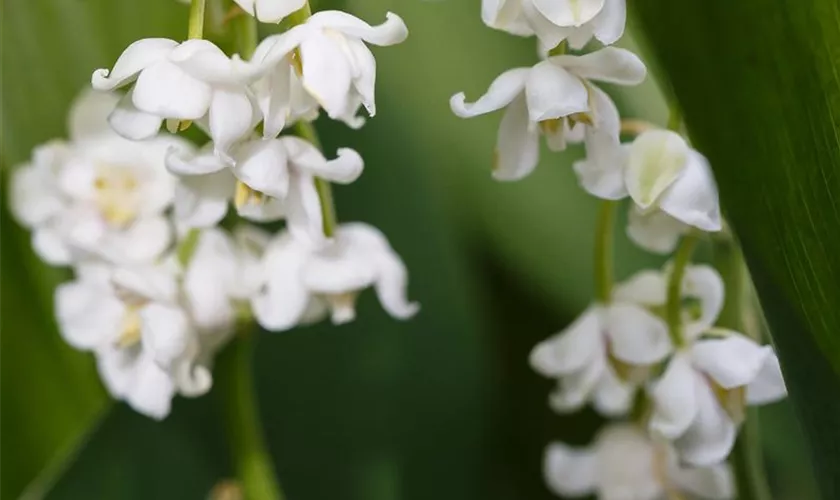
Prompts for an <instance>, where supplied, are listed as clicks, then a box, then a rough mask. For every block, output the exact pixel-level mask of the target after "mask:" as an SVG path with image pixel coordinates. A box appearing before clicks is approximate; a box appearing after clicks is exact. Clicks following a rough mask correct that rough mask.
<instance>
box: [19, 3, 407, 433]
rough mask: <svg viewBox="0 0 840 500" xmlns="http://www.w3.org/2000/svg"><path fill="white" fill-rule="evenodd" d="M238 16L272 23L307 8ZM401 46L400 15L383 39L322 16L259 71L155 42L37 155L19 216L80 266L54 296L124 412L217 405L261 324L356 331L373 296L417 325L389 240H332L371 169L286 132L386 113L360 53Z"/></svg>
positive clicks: (271, 44) (51, 256)
mask: <svg viewBox="0 0 840 500" xmlns="http://www.w3.org/2000/svg"><path fill="white" fill-rule="evenodd" d="M237 3H239V4H240V5H241V7H242V8H243V9H244V10H245V11H247V12H250V13H251V14H254V15H256V16H257V17H258V18H259V19H260V20H262V21H266V22H277V21H279V20H280V19H281V18H283V17H285V16H287V15H289V14H291V13H292V12H294V11H297V10H298V9H301V8H302V7H304V4H305V2H304V1H303V0H296V1H291V2H289V1H286V0H257V1H256V2H255V1H253V0H251V1H244V0H242V1H237ZM406 36H407V30H406V27H405V24H404V23H403V21H402V20H401V19H400V18H399V17H398V16H396V15H394V14H390V13H389V14H388V15H387V20H386V22H385V23H383V24H382V25H379V26H370V25H368V24H367V23H365V22H363V21H361V20H359V19H358V18H356V17H353V16H351V15H349V14H347V13H344V12H338V11H324V12H318V13H316V14H314V15H312V16H311V17H308V18H307V19H306V21H305V22H303V23H301V24H298V25H296V26H294V27H292V28H291V29H289V30H287V31H286V32H284V33H282V34H278V35H274V36H271V37H268V38H266V39H265V40H263V41H262V42H261V43H260V44H259V46H258V47H256V50H255V52H254V54H253V56H252V57H250V58H249V59H248V60H243V59H242V58H240V57H239V56H232V57H229V56H228V55H226V54H225V53H224V52H223V51H222V50H221V49H219V48H218V47H217V46H216V45H214V44H213V43H212V42H210V41H207V40H203V39H190V40H187V41H185V42H183V43H179V42H177V41H174V40H169V39H162V38H150V39H143V40H139V41H136V42H134V43H132V44H131V45H130V46H129V47H128V48H126V49H125V51H124V52H123V53H122V55H121V56H120V57H119V58H118V59H117V61H116V63H115V64H114V66H113V68H111V69H100V70H97V71H95V72H94V74H93V77H92V83H93V87H94V89H95V91H87V92H85V93H84V94H83V95H82V96H81V97H80V98H79V99H78V100H77V102H76V103H75V104H74V106H73V109H72V111H71V113H70V119H69V122H70V123H69V132H70V134H69V135H70V137H69V140H67V141H53V142H50V143H47V144H45V145H42V146H40V147H38V148H37V149H36V150H35V151H34V154H33V157H32V160H31V162H30V163H29V164H28V165H25V166H22V167H21V168H19V169H17V170H16V172H15V174H14V177H13V179H12V187H11V200H12V207H13V211H14V213H15V215H16V217H17V219H18V220H19V221H20V222H21V223H22V224H23V225H24V226H26V227H27V228H29V229H31V230H32V233H33V236H32V241H33V246H34V248H35V251H36V252H37V253H38V255H39V256H41V258H43V259H44V260H45V261H46V262H48V263H50V264H53V265H62V266H72V267H73V269H74V271H75V279H74V280H73V281H72V282H69V283H65V284H63V285H61V286H60V287H59V288H58V290H57V291H56V315H57V318H58V323H59V327H60V330H61V333H62V335H63V336H64V338H65V339H66V341H67V342H68V343H70V344H71V345H72V346H74V347H76V348H78V349H82V350H85V351H91V352H93V353H94V354H95V355H96V359H97V364H98V367H99V372H100V374H101V376H102V379H103V381H104V383H105V385H106V387H107V388H108V390H109V391H110V393H111V394H112V395H113V396H114V397H115V398H117V399H121V400H124V401H126V402H127V403H128V404H130V405H131V406H132V407H133V408H134V409H136V410H137V411H139V412H141V413H144V414H146V415H149V416H151V417H154V418H158V419H159V418H163V417H165V416H166V415H167V414H168V413H169V410H170V405H171V400H172V398H173V396H174V395H175V394H182V395H185V396H197V395H200V394H203V393H205V392H207V391H208V390H209V389H210V387H211V385H212V376H211V365H212V361H213V357H214V354H215V353H216V352H218V351H219V349H220V348H221V347H222V346H223V345H224V344H225V342H226V341H228V340H229V339H230V338H231V337H232V336H233V335H234V333H235V331H236V330H237V328H238V326H242V325H241V323H243V322H250V321H251V318H253V319H254V320H256V321H257V322H258V323H259V324H260V325H261V326H262V327H264V328H266V329H268V330H271V331H282V330H287V329H290V328H293V327H295V326H297V325H300V324H307V323H311V322H315V321H320V320H322V319H324V318H327V317H331V319H332V322H333V323H335V324H339V323H344V322H348V321H351V320H353V319H354V317H355V299H356V296H357V295H358V294H359V293H360V292H361V291H362V290H363V289H365V288H368V287H374V288H375V290H376V294H377V295H378V297H379V300H380V302H381V303H382V305H383V307H384V309H385V310H386V311H387V312H388V313H389V314H391V315H392V316H393V317H395V318H399V319H407V318H410V317H411V316H413V315H414V314H415V313H416V312H417V310H418V307H419V306H418V305H417V304H415V303H413V302H410V301H408V300H407V282H408V275H407V270H406V268H405V265H404V264H403V262H402V260H401V259H400V257H399V256H398V255H397V254H396V252H395V251H394V250H393V249H392V248H391V246H390V245H389V243H388V241H387V239H386V238H385V236H384V235H383V234H382V233H380V232H379V231H378V230H377V229H375V228H373V227H371V226H370V225H367V224H364V223H346V224H337V223H336V222H335V220H334V215H332V213H331V212H332V210H333V208H332V207H331V203H332V202H331V201H330V200H327V199H326V198H327V197H326V196H325V195H324V193H323V190H324V189H325V188H326V189H328V188H329V185H328V184H327V183H328V182H338V183H343V184H346V183H350V182H353V181H354V180H356V179H357V178H358V177H359V176H360V174H361V173H362V169H363V161H362V158H361V156H360V155H359V154H358V153H357V152H356V151H354V150H352V149H347V148H343V149H339V150H338V152H337V154H336V157H335V158H334V159H327V158H325V157H324V155H323V154H322V153H321V151H320V150H319V149H318V147H317V145H316V144H313V143H311V142H310V141H309V140H307V139H305V138H302V137H298V136H296V135H290V134H287V133H285V132H288V131H289V129H290V127H291V126H292V125H294V124H296V123H297V122H310V121H312V120H314V119H315V118H316V117H317V116H318V113H319V111H320V110H321V109H323V110H324V111H325V112H326V114H327V115H329V116H330V117H331V118H334V119H337V120H341V121H343V122H345V123H347V124H348V125H350V126H352V127H359V126H361V125H362V124H363V123H364V119H363V118H361V117H359V116H356V115H357V112H358V110H359V108H360V107H362V106H364V107H365V109H366V110H367V111H368V113H369V114H370V115H371V116H372V115H373V114H374V112H375V109H376V108H375V104H374V81H375V76H376V62H375V60H374V57H373V55H372V54H371V52H370V50H369V49H368V47H367V46H366V44H365V42H367V43H372V44H376V45H392V44H396V43H399V42H402V41H403V40H404V39H405V38H406ZM119 88H122V89H126V92H125V93H124V94H122V95H121V96H120V95H118V94H114V93H111V92H110V91H112V90H115V89H119ZM193 123H194V124H195V125H197V126H198V127H199V128H200V129H201V130H202V131H204V132H206V134H207V135H208V136H209V137H210V139H211V140H210V142H209V143H207V144H206V145H205V146H203V147H201V148H195V147H193V146H192V145H191V144H190V143H188V142H186V141H184V140H182V139H180V138H178V137H177V136H176V135H173V134H174V133H175V132H178V131H180V130H184V129H185V128H187V127H189V126H190V125H191V124H193ZM164 124H165V125H166V128H167V129H168V130H169V132H172V134H170V133H166V132H161V131H160V129H161V127H162V125H164ZM306 126H309V125H308V124H307V125H306ZM281 134H283V135H281ZM304 135H305V134H304ZM231 202H233V204H234V206H235V209H236V213H237V214H238V215H240V216H241V217H243V218H245V219H248V220H251V221H255V222H269V221H279V220H285V223H286V228H285V229H284V230H282V231H280V232H279V233H278V234H276V235H273V236H272V235H271V234H269V233H267V232H265V231H263V230H261V229H257V228H256V227H254V226H250V225H244V224H235V223H232V220H231V218H230V217H226V215H227V214H228V205H229V204H230V203H231ZM328 212H330V213H328Z"/></svg>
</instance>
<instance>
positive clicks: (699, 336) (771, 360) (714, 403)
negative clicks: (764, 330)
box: [613, 265, 786, 466]
mask: <svg viewBox="0 0 840 500" xmlns="http://www.w3.org/2000/svg"><path fill="white" fill-rule="evenodd" d="M664 276H665V274H664V273H663V274H662V278H661V279H660V280H659V283H660V284H659V285H658V287H659V288H660V290H661V292H660V293H662V294H663V295H664V293H665V284H664V282H665V279H664ZM723 294H724V287H723V280H722V279H721V277H720V275H719V274H718V273H717V271H715V270H714V269H713V268H711V267H709V266H705V265H695V266H689V267H688V268H687V269H686V274H685V278H684V280H683V295H684V296H685V297H688V298H693V299H695V300H697V301H699V311H693V312H692V311H691V308H688V309H686V310H685V313H684V326H683V328H682V331H683V336H684V345H681V346H677V347H676V352H675V353H674V355H673V356H672V357H671V359H670V360H669V361H668V364H667V367H666V368H665V371H664V373H663V375H662V376H661V378H659V379H658V380H656V381H655V382H654V383H653V384H652V385H651V386H650V395H651V398H652V401H653V414H652V417H651V419H650V422H649V425H650V430H651V432H652V433H654V435H656V436H659V437H662V438H665V439H668V440H671V441H672V443H673V447H674V449H675V450H676V452H677V454H678V455H679V457H680V459H681V460H683V461H685V462H687V463H689V464H693V465H698V466H707V465H712V464H716V463H719V462H721V461H722V460H724V459H725V458H726V456H727V455H728V454H729V452H730V451H731V449H732V446H733V444H734V442H735V435H736V430H737V425H738V424H740V421H741V420H742V418H743V411H744V405H745V404H764V403H768V402H772V401H776V400H779V399H781V398H783V397H784V396H785V394H786V390H785V385H784V380H783V379H782V374H781V371H780V368H779V361H778V359H777V358H776V355H775V353H774V352H773V348H772V347H770V346H762V345H759V344H758V343H756V342H755V341H753V340H751V339H749V338H748V337H746V336H744V335H742V334H740V333H737V332H732V331H726V330H721V329H716V330H714V331H711V328H712V326H713V325H714V323H715V321H716V320H717V317H718V315H719V314H720V311H721V309H722V307H723V302H724V296H723ZM721 334H724V336H721ZM644 348H645V346H643V345H633V346H631V345H626V344H616V345H614V346H613V349H614V353H615V355H616V356H617V357H626V356H627V355H628V354H630V352H631V349H634V350H639V349H644Z"/></svg>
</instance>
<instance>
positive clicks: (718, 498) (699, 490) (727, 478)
mask: <svg viewBox="0 0 840 500" xmlns="http://www.w3.org/2000/svg"><path fill="white" fill-rule="evenodd" d="M668 478H669V479H670V480H671V481H673V482H674V485H675V486H677V487H678V488H679V489H681V490H685V491H687V492H689V493H692V494H694V495H697V496H700V497H702V498H709V499H714V500H728V499H730V498H734V497H735V478H734V476H733V474H732V469H731V468H730V467H729V464H727V463H722V464H716V465H712V466H710V467H691V468H689V467H676V466H675V467H672V468H671V469H670V470H669V471H668Z"/></svg>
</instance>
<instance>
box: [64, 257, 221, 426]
mask: <svg viewBox="0 0 840 500" xmlns="http://www.w3.org/2000/svg"><path fill="white" fill-rule="evenodd" d="M77 271H78V277H77V279H76V280H75V281H72V282H70V283H65V284H63V285H61V286H59V287H58V288H57V289H56V317H57V319H58V324H59V328H60V331H61V334H62V336H63V337H64V339H65V340H66V341H67V342H68V343H69V344H70V345H72V346H73V347H75V348H77V349H81V350H85V351H92V352H94V353H95V354H96V356H97V364H98V366H99V370H100V375H101V376H102V379H103V382H104V383H105V385H106V387H107V388H108V390H109V392H110V393H111V394H112V395H113V396H114V397H115V398H117V399H123V400H125V401H126V402H127V403H128V404H130V405H131V406H132V407H133V408H134V409H135V410H137V411H139V412H141V413H143V414H146V415H149V416H151V417H154V418H158V419H160V418H163V417H165V416H166V415H167V414H168V413H169V407H170V402H171V399H172V396H173V395H174V394H175V392H176V391H177V392H180V393H181V394H184V395H188V396H193V395H198V394H203V393H205V392H207V390H209V388H210V385H211V384H212V378H211V375H210V372H209V370H208V369H207V368H206V367H205V366H203V365H201V364H197V359H198V358H199V356H200V354H201V346H200V345H199V344H198V341H199V339H198V337H197V332H196V330H195V329H194V328H193V326H192V323H191V321H190V318H189V315H188V314H187V312H186V311H185V310H184V309H183V308H182V307H180V305H179V303H178V287H177V281H176V276H175V270H174V269H173V266H170V265H166V264H164V265H158V266H142V267H136V268H117V269H112V268H109V267H108V266H104V265H101V264H93V265H86V266H83V267H81V268H78V269H77Z"/></svg>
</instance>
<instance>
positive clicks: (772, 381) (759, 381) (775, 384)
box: [747, 352, 787, 405]
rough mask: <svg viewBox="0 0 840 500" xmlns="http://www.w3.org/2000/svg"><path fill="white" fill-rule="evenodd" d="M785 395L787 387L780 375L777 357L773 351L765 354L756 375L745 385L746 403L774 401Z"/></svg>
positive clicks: (756, 403)
mask: <svg viewBox="0 0 840 500" xmlns="http://www.w3.org/2000/svg"><path fill="white" fill-rule="evenodd" d="M785 396H787V387H785V379H784V378H783V377H782V368H781V366H779V358H778V357H777V356H776V353H775V352H774V353H773V354H772V355H770V356H767V358H766V359H765V360H764V364H763V365H762V366H761V369H760V370H759V372H758V375H757V376H756V377H755V378H754V379H753V380H752V382H750V384H749V385H748V386H747V403H748V404H751V405H763V404H768V403H775V402H776V401H780V400H782V399H784V397H785Z"/></svg>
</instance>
